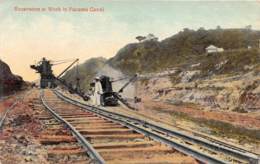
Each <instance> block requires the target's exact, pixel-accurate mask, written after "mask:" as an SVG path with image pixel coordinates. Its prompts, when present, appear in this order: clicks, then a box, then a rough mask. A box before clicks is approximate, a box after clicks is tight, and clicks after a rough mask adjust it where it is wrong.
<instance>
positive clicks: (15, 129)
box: [0, 93, 47, 164]
mask: <svg viewBox="0 0 260 164" xmlns="http://www.w3.org/2000/svg"><path fill="white" fill-rule="evenodd" d="M24 94H26V93H24ZM34 96H36V95H35V94H34V93H30V95H27V96H25V97H24V99H23V100H20V101H19V103H18V104H17V105H16V106H15V107H14V108H13V109H11V110H10V112H9V113H8V115H7V118H6V120H5V123H4V127H3V129H2V131H1V132H0V154H1V156H0V163H3V164H14V163H28V162H29V163H47V162H46V160H45V157H44V156H45V155H46V154H45V152H46V151H45V150H44V149H42V148H41V145H40V144H39V142H38V141H37V136H38V134H39V133H40V131H41V130H42V128H41V124H40V122H39V121H38V120H37V119H35V118H34V116H33V114H34V113H35V112H36V111H34V110H33V109H32V108H30V107H29V106H28V104H29V101H30V100H31V99H32V98H33V97H34ZM14 99H15V97H12V98H10V99H8V100H6V101H4V102H0V104H1V111H4V110H6V109H7V107H9V106H10V105H11V103H13V101H12V100H14Z"/></svg>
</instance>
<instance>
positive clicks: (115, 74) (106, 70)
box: [97, 64, 136, 98]
mask: <svg viewBox="0 0 260 164" xmlns="http://www.w3.org/2000/svg"><path fill="white" fill-rule="evenodd" d="M101 75H106V76H108V77H110V78H111V80H112V81H113V80H117V79H121V78H124V77H127V76H126V75H125V74H123V73H122V72H121V71H120V70H117V69H114V68H112V67H111V66H109V65H107V64H106V65H105V66H104V67H103V68H102V69H101V70H100V71H99V72H98V73H97V76H101ZM130 78H131V77H128V78H126V79H124V80H120V81H117V82H114V83H112V87H113V90H114V91H115V92H117V91H118V90H119V89H120V88H121V87H122V86H123V85H124V84H126V83H127V82H128V81H129V79H130ZM135 88H136V87H135V82H132V83H130V84H129V85H128V86H127V87H126V88H125V89H124V91H123V93H121V95H122V96H123V97H126V98H134V97H135V96H136V89H135Z"/></svg>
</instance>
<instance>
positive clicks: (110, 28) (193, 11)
mask: <svg viewBox="0 0 260 164" xmlns="http://www.w3.org/2000/svg"><path fill="white" fill-rule="evenodd" d="M48 7H52V8H60V9H61V10H60V11H49V10H48ZM70 7H72V8H74V9H75V8H85V9H86V8H87V9H90V8H101V9H102V10H103V11H100V12H82V11H81V12H80V11H74V12H70V11H68V10H67V11H66V12H65V11H64V10H62V9H63V8H67V9H69V8H70ZM15 8H18V9H19V11H18V10H15ZM27 8H40V9H46V10H45V11H20V10H21V9H27ZM218 25H220V26H221V27H222V28H244V27H245V26H247V25H252V27H253V29H257V30H259V29H260V1H165V0H164V1H151V0H121V1H112V0H104V1H97V0H0V59H2V60H3V61H5V62H6V63H8V64H9V66H10V67H11V70H12V72H13V73H15V74H18V75H20V76H22V77H23V78H24V79H25V80H28V81H31V80H35V79H37V78H38V77H39V75H37V74H36V73H35V72H34V71H33V70H32V69H30V67H29V65H30V64H35V62H36V61H39V60H40V59H41V58H42V57H46V58H47V59H50V60H54V61H55V60H63V59H73V58H79V59H80V62H84V61H85V60H87V59H89V58H92V57H99V56H103V57H105V58H110V57H113V56H114V55H115V54H116V52H117V51H118V50H119V49H120V48H122V47H123V46H125V45H126V44H128V43H133V42H137V40H136V39H135V37H136V36H138V35H147V34H149V33H153V34H154V35H156V36H157V37H159V39H160V40H163V39H165V38H167V37H170V36H172V35H174V34H176V33H178V32H179V31H181V30H182V29H183V28H190V29H198V28H200V27H204V28H206V29H212V28H213V29H214V28H216V26H218ZM68 64H69V63H68ZM68 64H67V65H68ZM67 65H66V64H64V65H60V66H56V67H54V68H53V69H54V72H55V73H56V74H58V73H59V72H61V71H62V69H64V68H65V67H66V66H67Z"/></svg>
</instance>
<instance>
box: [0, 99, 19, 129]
mask: <svg viewBox="0 0 260 164" xmlns="http://www.w3.org/2000/svg"><path fill="white" fill-rule="evenodd" d="M18 101H19V100H16V101H15V102H14V103H13V104H12V105H11V106H10V107H8V108H7V109H6V110H5V112H4V115H3V116H2V117H1V119H0V130H1V129H2V127H3V125H4V121H5V119H6V116H7V114H8V112H9V111H10V110H11V109H13V108H14V107H15V106H16V105H17V104H18Z"/></svg>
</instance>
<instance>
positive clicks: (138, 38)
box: [135, 36, 146, 42]
mask: <svg viewBox="0 0 260 164" xmlns="http://www.w3.org/2000/svg"><path fill="white" fill-rule="evenodd" d="M145 38H146V37H144V36H137V37H136V38H135V39H137V40H138V41H139V42H141V41H142V40H144V39H145Z"/></svg>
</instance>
